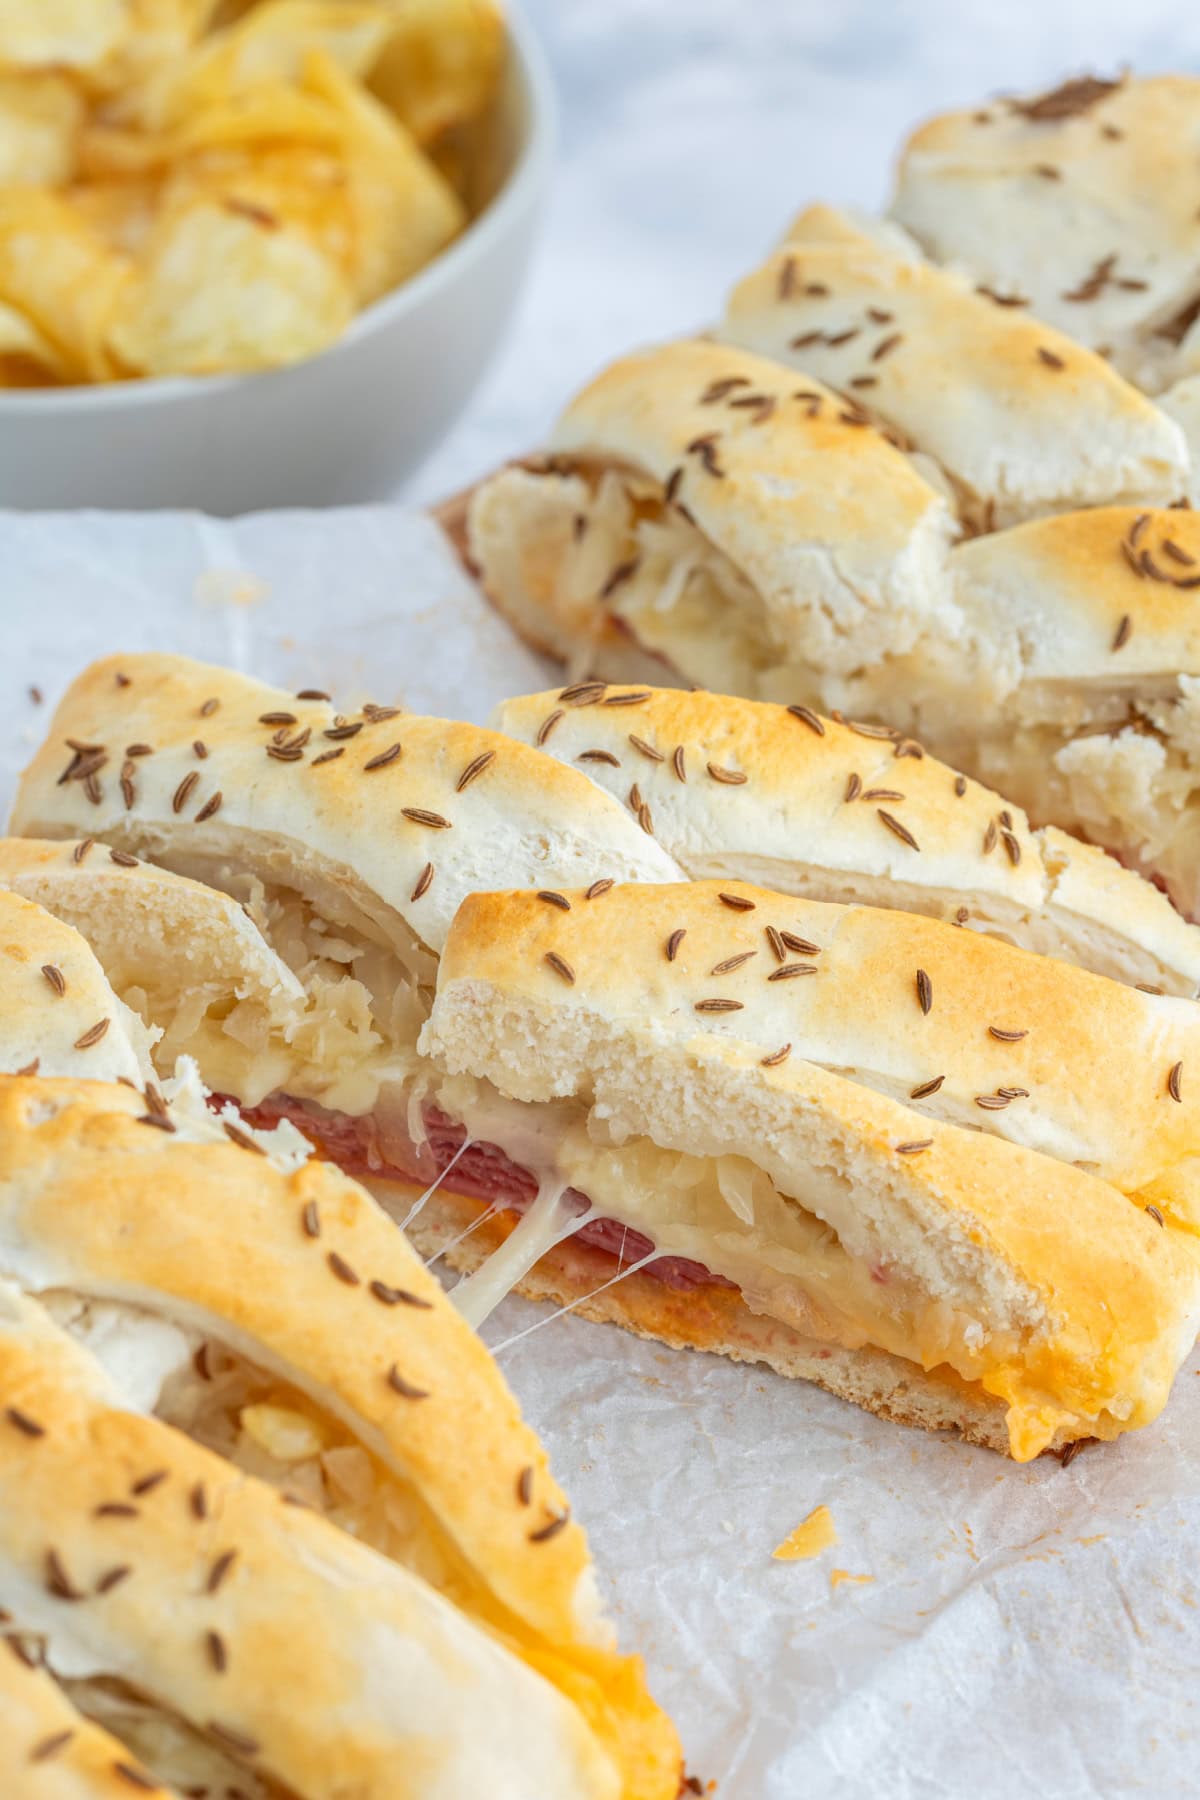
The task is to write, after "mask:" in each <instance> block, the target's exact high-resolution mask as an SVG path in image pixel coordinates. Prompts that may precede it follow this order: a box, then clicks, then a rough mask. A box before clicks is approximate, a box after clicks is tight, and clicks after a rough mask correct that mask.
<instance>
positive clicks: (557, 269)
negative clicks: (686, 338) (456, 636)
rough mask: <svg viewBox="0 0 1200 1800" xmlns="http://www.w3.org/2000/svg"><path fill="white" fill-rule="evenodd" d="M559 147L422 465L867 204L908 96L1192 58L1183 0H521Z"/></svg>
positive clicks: (546, 419) (521, 426)
mask: <svg viewBox="0 0 1200 1800" xmlns="http://www.w3.org/2000/svg"><path fill="white" fill-rule="evenodd" d="M524 4H525V10H526V11H527V13H528V14H529V16H530V17H531V19H532V20H533V21H534V23H535V25H536V26H537V28H538V30H539V31H540V33H541V37H542V41H543V43H544V44H545V46H546V49H547V51H548V52H549V55H550V59H551V63H552V65H553V68H554V71H555V74H556V76H557V80H558V85H559V91H560V94H561V97H562V112H563V125H562V155H561V164H560V170H559V175H558V179H557V183H556V187H555V191H554V194H553V198H552V201H551V205H550V209H549V214H548V217H547V220H546V230H545V235H544V239H543V243H542V247H541V251H540V254H539V257H538V260H537V264H536V267H535V269H534V272H533V275H532V278H531V280H530V283H529V287H528V289H527V291H526V294H525V298H524V303H523V305H522V307H521V311H520V314H519V317H518V319H517V321H516V324H515V326H514V328H513V330H512V332H511V334H510V336H509V339H508V342H507V344H506V345H505V348H504V350H503V351H502V352H501V355H500V357H499V359H498V361H497V362H496V364H495V365H494V366H493V370H492V372H491V375H490V376H489V378H488V379H487V380H486V382H485V384H484V386H483V387H482V389H481V390H480V392H479V394H478V396H477V398H476V400H475V402H474V404H473V405H472V406H471V408H470V409H469V411H468V413H467V414H466V416H465V417H464V418H463V420H462V421H461V422H460V423H459V425H458V426H457V427H456V429H455V430H454V431H453V432H452V433H451V435H450V437H449V438H448V439H447V440H446V441H445V443H444V444H443V445H442V446H441V448H440V449H439V450H437V451H436V452H435V453H434V455H433V457H432V458H431V460H430V461H429V462H428V463H427V464H426V465H425V467H424V469H423V470H422V471H421V472H420V473H419V475H418V476H417V477H416V479H415V480H414V482H413V483H412V485H411V487H410V488H409V490H408V492H409V495H410V496H411V497H412V498H415V499H419V500H427V499H432V498H436V497H437V496H438V495H440V494H444V493H447V492H449V491H451V490H453V489H454V488H456V487H459V486H462V485H463V484H464V483H465V482H466V481H468V480H469V479H471V478H473V477H474V476H476V475H478V474H480V473H482V472H483V471H484V470H486V469H487V468H488V467H490V466H492V465H493V464H495V463H496V462H497V461H499V460H500V459H501V458H502V457H504V456H507V455H509V454H511V453H512V452H514V451H516V450H520V449H526V448H529V447H530V446H531V445H533V444H535V443H536V442H537V440H538V439H539V437H540V436H541V434H542V433H543V432H544V430H545V428H546V426H547V425H548V424H549V423H550V421H551V420H552V419H553V417H554V415H555V413H556V411H557V410H558V408H559V406H560V405H561V404H562V402H563V401H564V400H565V399H566V398H567V396H568V395H569V394H570V393H571V391H572V390H573V388H575V387H576V386H578V385H579V384H581V383H582V382H583V381H584V380H585V379H586V378H587V377H588V375H589V374H591V373H592V372H593V371H594V370H595V369H597V368H598V367H600V366H601V365H602V364H603V363H604V362H605V361H606V360H608V359H609V358H610V357H611V356H614V355H616V354H617V353H619V352H620V351H621V350H624V349H628V348H630V347H631V346H632V345H634V344H636V343H638V342H639V341H647V340H651V339H653V338H655V337H665V336H668V335H670V334H671V333H673V332H676V331H680V330H684V329H686V328H688V327H689V326H691V325H693V324H695V323H696V322H698V321H701V320H704V319H707V318H711V317H712V316H713V315H714V314H715V312H716V311H717V309H718V307H719V305H720V302H721V299H722V296H723V295H724V293H725V292H726V290H727V289H728V288H729V287H730V286H731V285H732V283H733V281H734V280H735V279H736V278H737V276H738V275H739V274H741V273H744V272H745V270H746V269H748V268H750V267H752V266H753V264H754V263H755V262H756V261H757V260H758V258H759V257H760V256H761V255H762V254H763V252H764V251H765V250H766V248H767V247H768V245H769V244H770V243H771V242H772V240H773V239H774V238H775V237H776V236H777V234H778V233H779V232H780V230H781V229H782V228H783V226H784V225H785V224H786V222H787V220H788V218H789V217H790V215H791V213H792V212H794V211H796V210H797V209H798V208H799V207H800V205H802V204H803V203H804V202H805V201H807V200H811V199H817V198H824V199H829V200H834V201H852V202H856V203H858V204H860V205H868V206H877V205H879V204H881V203H882V201H883V200H884V198H885V196H886V193H887V188H888V172H889V166H890V162H891V158H892V156H893V154H894V152H895V149H896V146H897V145H898V144H899V142H900V140H901V139H902V137H903V136H904V134H905V132H906V130H907V129H908V127H909V126H910V125H912V124H913V123H914V122H915V121H916V120H917V119H918V118H920V117H921V116H922V115H923V114H925V113H929V112H935V111H938V110H940V109H941V108H943V107H947V106H952V105H956V104H959V103H964V102H969V101H971V100H973V99H975V98H977V97H979V96H982V95H985V94H988V93H990V92H993V91H995V90H997V89H1003V88H1027V87H1038V86H1050V85H1052V84H1053V83H1054V82H1056V81H1058V80H1059V79H1060V78H1061V77H1062V76H1063V75H1065V74H1068V73H1074V72H1077V71H1078V70H1080V69H1082V68H1091V69H1095V70H1097V71H1100V72H1103V73H1112V72H1113V71H1114V70H1115V69H1117V68H1118V67H1120V66H1121V65H1122V64H1124V63H1129V64H1131V65H1132V66H1133V67H1134V68H1135V69H1137V70H1139V71H1141V72H1145V73H1150V72H1154V71H1160V70H1165V69H1192V70H1195V69H1200V6H1198V5H1196V4H1195V0H1190V3H1189V0H1141V3H1140V4H1138V5H1132V6H1131V5H1120V4H1116V3H1115V0H524Z"/></svg>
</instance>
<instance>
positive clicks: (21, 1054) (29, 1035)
mask: <svg viewBox="0 0 1200 1800" xmlns="http://www.w3.org/2000/svg"><path fill="white" fill-rule="evenodd" d="M2 886H3V878H2V877H0V887H2ZM0 1019H2V1020H3V1031H2V1032H0V1070H3V1071H4V1072H5V1073H8V1074H16V1073H18V1072H20V1071H26V1072H28V1073H29V1074H38V1073H39V1072H40V1073H41V1074H43V1075H74V1076H79V1077H83V1078H88V1077H91V1078H93V1079H95V1080H97V1081H121V1080H124V1081H133V1082H137V1083H138V1084H139V1085H141V1083H142V1082H144V1081H145V1080H146V1079H147V1078H148V1077H149V1076H150V1075H151V1074H152V1072H153V1070H152V1065H151V1062H150V1039H149V1037H148V1035H147V1032H146V1029H145V1027H144V1026H143V1024H142V1022H141V1020H140V1019H139V1018H138V1017H137V1015H136V1013H133V1012H131V1011H130V1010H129V1008H128V1007H127V1006H125V1005H123V1004H122V1002H121V1001H120V1000H118V999H117V996H116V995H115V993H114V992H113V990H112V987H111V986H110V984H109V981H108V978H107V976H106V975H105V972H104V970H103V969H102V968H101V966H100V963H99V962H98V961H97V959H96V956H95V955H94V953H93V951H92V950H91V948H90V947H89V945H88V944H87V942H86V941H85V939H84V938H83V937H81V936H80V934H79V933H78V932H77V931H74V930H72V928H71V926H70V925H68V924H64V923H62V922H61V921H60V920H59V919H57V918H54V917H52V916H51V914H50V913H48V912H46V911H44V910H43V909H42V908H41V907H40V906H35V905H34V904H33V903H32V901H30V900H25V899H22V898H21V897H20V895H18V894H13V893H4V892H0Z"/></svg>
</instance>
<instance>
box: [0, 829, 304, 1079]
mask: <svg viewBox="0 0 1200 1800" xmlns="http://www.w3.org/2000/svg"><path fill="white" fill-rule="evenodd" d="M22 901H24V907H23V910H21V911H19V912H18V910H17V909H18V908H20V907H22ZM0 906H2V909H3V910H0V918H7V917H9V916H10V914H11V918H12V934H13V937H14V939H16V938H17V937H18V934H19V938H20V942H21V944H22V945H23V946H24V948H25V950H26V951H27V953H28V956H27V959H26V960H29V959H32V961H33V964H34V966H35V967H36V966H37V965H38V964H39V963H41V962H50V963H53V962H54V961H55V954H56V952H55V950H54V946H53V945H52V944H51V942H50V934H52V933H55V934H57V936H58V938H60V939H62V940H63V943H64V944H65V943H66V942H67V941H69V940H70V939H72V938H73V939H74V940H75V942H76V945H77V946H79V951H80V952H82V951H86V953H87V959H88V962H89V963H90V964H91V965H92V966H93V967H95V966H96V965H99V970H101V971H102V973H103V976H104V978H105V979H106V980H107V982H108V983H109V984H110V986H111V988H112V990H113V991H114V993H115V994H117V995H119V996H120V1015H121V1017H122V1018H123V1019H125V1020H126V1021H128V1020H130V1019H132V1026H131V1027H129V1029H131V1030H132V1031H133V1032H134V1033H135V1034H136V1036H137V1041H138V1042H139V1043H141V1042H143V1041H145V1042H147V1043H148V1051H149V1054H148V1056H146V1057H145V1058H140V1059H139V1066H138V1067H137V1068H133V1069H129V1068H125V1067H124V1066H122V1067H121V1068H116V1067H113V1068H109V1067H107V1066H101V1065H98V1064H96V1063H95V1062H94V1060H93V1059H91V1058H88V1057H87V1056H86V1055H85V1054H84V1053H81V1052H73V1053H72V1058H71V1061H70V1065H69V1066H67V1065H65V1064H63V1062H62V1058H61V1056H59V1057H57V1058H56V1057H55V1056H54V1055H53V1053H52V1052H49V1051H48V1052H47V1053H45V1054H43V1055H42V1056H41V1057H40V1059H39V1069H38V1071H36V1072H37V1073H40V1074H42V1075H80V1076H84V1077H86V1076H89V1075H95V1076H97V1077H99V1078H101V1079H105V1080H112V1079H115V1078H116V1076H117V1075H118V1074H124V1075H127V1076H132V1077H133V1078H135V1079H139V1080H140V1082H144V1081H145V1079H146V1078H147V1077H148V1076H150V1075H152V1074H153V1073H154V1071H155V1070H157V1071H158V1074H159V1076H160V1077H161V1078H164V1079H165V1078H167V1077H169V1076H170V1075H171V1074H172V1073H173V1072H174V1069H175V1063H176V1059H177V1058H178V1057H179V1056H180V1055H182V1054H185V1053H186V1054H187V1055H189V1056H191V1057H193V1058H194V1059H195V1060H196V1061H197V1062H198V1063H199V1064H200V1066H201V1067H202V1068H203V1069H204V1072H205V1075H206V1077H207V1078H208V1080H209V1083H210V1085H212V1086H214V1087H218V1088H221V1089H222V1091H227V1092H233V1093H236V1094H238V1095H239V1096H240V1095H242V1094H244V1093H248V1094H250V1095H251V1096H252V1097H253V1098H254V1099H257V1098H259V1097H260V1095H259V1093H257V1092H256V1091H255V1090H256V1089H257V1088H260V1087H261V1088H262V1091H264V1092H265V1091H268V1089H269V1088H270V1087H273V1086H275V1085H276V1083H277V1079H278V1078H279V1077H281V1076H282V1075H283V1074H284V1073H285V1072H287V1071H290V1070H291V1069H293V1068H294V1066H295V1065H296V1063H298V1062H300V1061H301V1060H302V1058H303V1048H302V1046H303V1043H304V1039H305V1036H306V1034H307V1035H309V1036H311V1034H312V1021H311V1017H310V1016H309V1015H311V1012H312V1010H313V1002H312V1000H311V998H310V996H309V995H308V994H307V993H306V991H305V988H304V986H303V984H302V983H301V982H300V980H299V978H298V977H297V976H296V975H295V974H294V973H293V972H292V970H291V969H290V968H289V967H288V965H287V964H286V963H285V962H284V961H283V960H282V958H281V957H280V956H278V955H277V954H276V953H275V952H274V951H273V950H272V949H271V947H270V945H269V944H268V943H267V941H266V939H265V938H264V936H263V935H262V933H261V932H260V931H259V929H258V927H257V926H256V925H255V924H254V922H253V920H252V919H251V918H249V917H248V915H247V913H246V910H245V909H244V908H243V907H242V906H240V905H239V904H238V902H237V901H236V900H233V899H231V898H230V896H229V895H228V894H226V893H223V892H221V890H220V889H218V888H213V887H207V886H205V885H204V884H203V883H202V882H199V881H191V880H189V879H188V878H187V877H186V876H182V875H175V874H172V873H171V872H170V871H169V870H165V869H160V868H157V867H156V866H155V865H154V864H153V863H146V862H139V861H138V860H137V858H135V857H132V856H130V855H128V854H127V853H125V852H123V851H120V850H118V851H117V852H116V853H115V857H114V853H113V851H112V850H111V849H110V848H109V847H108V846H107V845H106V844H98V843H96V842H94V841H93V840H89V839H86V838H85V839H80V840H77V841H73V840H71V839H68V840H67V841H66V842H59V841H47V840H45V839H37V838H0ZM22 926H23V927H24V929H23V930H22V929H21V927H22ZM43 939H44V940H45V941H44V942H43ZM10 954H13V952H12V951H11V950H10ZM63 954H64V955H65V954H66V952H65V949H64V951H63ZM73 960H74V961H76V962H78V960H79V954H78V953H77V954H76V956H75V958H74V959H73ZM61 972H62V974H63V977H64V980H65V981H66V982H67V987H66V992H65V994H64V995H63V997H62V998H63V999H68V998H72V999H74V1002H75V1005H74V1008H73V1012H72V1024H74V1023H75V1022H76V1020H75V1014H77V1013H78V1012H79V1009H80V1007H82V1008H83V1011H85V1012H86V1011H87V1010H88V1009H89V1007H90V1008H91V1010H92V1011H93V1012H94V1011H95V1006H96V999H95V997H94V996H92V995H87V996H86V998H85V996H84V994H83V991H82V988H81V983H80V979H79V977H78V976H72V975H68V972H67V970H66V969H62V970H61ZM48 991H50V992H53V993H55V994H56V993H57V987H56V986H54V987H51V988H49V989H48ZM38 998H39V1000H40V999H41V998H42V996H41V995H40V994H38ZM14 1000H15V996H14ZM109 1011H110V1013H112V1012H114V1008H113V1007H112V1006H111V1005H110V1007H109ZM58 1018H59V1014H58V1012H57V1011H56V1010H53V1009H52V1010H51V1012H50V1013H49V1015H47V1009H46V1007H45V1006H44V1005H39V1006H38V1007H37V1008H36V1010H35V1009H33V1008H32V1007H31V1008H29V1009H28V1010H27V1011H25V1012H20V1013H15V1011H14V1008H6V1017H5V1039H6V1044H7V1045H8V1046H10V1047H6V1049H5V1052H4V1054H5V1057H6V1059H7V1061H8V1063H10V1064H11V1065H12V1069H11V1070H10V1072H15V1070H16V1069H17V1068H19V1067H21V1066H23V1065H22V1064H20V1063H18V1062H17V1061H16V1057H17V1055H18V1054H19V1050H20V1047H21V1046H20V1045H18V1044H17V1043H16V1042H15V1040H14V1027H15V1025H16V1022H17V1020H18V1019H19V1020H20V1021H21V1022H22V1023H23V1024H26V1025H28V1024H31V1023H32V1021H33V1020H34V1019H37V1020H39V1022H40V1023H41V1024H43V1025H49V1023H50V1022H51V1021H57V1020H58ZM58 1035H59V1036H61V1035H62V1033H61V1032H60V1033H59V1034H58ZM329 1037H330V1028H329V1026H328V1025H327V1026H326V1032H325V1042H326V1047H327V1050H329V1051H332V1045H331V1044H330V1043H329ZM114 1039H115V1041H116V1042H119V1041H120V1040H119V1039H118V1038H116V1034H115V1032H113V1031H110V1032H106V1034H105V1036H104V1038H103V1040H102V1041H101V1042H100V1043H99V1044H97V1045H96V1046H95V1047H94V1049H95V1052H100V1053H103V1052H105V1051H106V1050H108V1047H109V1045H110V1044H112V1043H114ZM23 1041H24V1040H23V1037H22V1043H23ZM151 1058H152V1059H153V1061H151V1060H150V1059H151Z"/></svg>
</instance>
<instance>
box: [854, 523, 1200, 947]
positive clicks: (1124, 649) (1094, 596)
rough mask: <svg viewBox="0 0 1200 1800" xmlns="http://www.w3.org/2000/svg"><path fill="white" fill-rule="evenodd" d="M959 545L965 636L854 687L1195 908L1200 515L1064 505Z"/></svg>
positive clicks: (863, 699) (1199, 892) (1198, 911)
mask: <svg viewBox="0 0 1200 1800" xmlns="http://www.w3.org/2000/svg"><path fill="white" fill-rule="evenodd" d="M950 561H951V569H952V573H953V579H954V587H955V593H956V596H957V600H958V604H959V607H960V609H961V616H962V618H963V620H964V634H963V637H962V639H961V641H960V642H958V643H956V644H955V643H950V642H947V643H945V644H942V645H936V644H932V643H931V644H930V645H929V646H927V649H926V654H925V655H924V656H922V657H920V658H909V659H905V660H903V661H899V662H896V663H895V664H893V665H891V666H890V667H885V666H882V665H880V666H877V667H876V668H875V669H874V670H871V671H867V672H865V673H864V678H863V681H862V684H861V692H860V693H859V694H858V695H857V696H856V699H857V701H858V703H859V704H861V705H862V706H864V707H865V708H867V709H868V710H869V711H870V713H871V714H872V715H873V716H874V715H879V714H882V715H883V716H884V717H889V718H892V719H894V722H895V723H896V724H898V725H899V726H901V727H902V728H903V729H906V730H910V731H913V732H915V733H917V734H919V735H920V736H921V738H922V739H923V740H924V742H925V743H927V744H928V745H929V746H930V748H931V749H933V750H935V751H936V752H937V753H938V754H939V755H941V756H944V757H946V758H947V760H948V761H950V762H952V763H954V764H955V765H956V766H957V767H960V768H964V769H968V770H969V771H970V772H971V773H972V774H974V775H977V776H978V777H979V778H980V779H981V780H983V781H986V782H988V783H990V784H992V785H994V786H995V787H997V788H999V789H1000V790H1001V792H1003V793H1005V794H1007V795H1010V796H1011V797H1012V798H1013V799H1014V800H1016V801H1017V802H1018V803H1020V804H1021V805H1023V806H1025V807H1026V808H1027V810H1028V812H1029V814H1030V816H1031V818H1032V819H1033V820H1034V822H1035V823H1040V822H1043V821H1048V820H1052V821H1053V822H1054V823H1055V824H1057V825H1059V826H1061V827H1063V828H1064V829H1066V830H1069V831H1074V832H1077V833H1078V834H1079V835H1081V836H1085V837H1087V838H1090V839H1092V840H1093V841H1094V842H1096V843H1099V844H1104V845H1106V846H1107V847H1108V848H1110V849H1112V850H1114V851H1115V852H1116V853H1117V854H1118V855H1119V856H1120V857H1121V858H1122V860H1123V861H1126V862H1128V863H1130V864H1131V865H1132V866H1134V867H1136V868H1140V869H1141V870H1143V871H1144V872H1146V873H1147V874H1150V875H1152V876H1154V877H1155V878H1156V879H1158V880H1160V881H1163V882H1164V883H1165V884H1166V886H1167V889H1168V891H1169V892H1170V894H1171V896H1172V898H1173V899H1174V901H1175V903H1176V905H1177V906H1178V907H1179V909H1180V911H1181V912H1183V913H1184V914H1185V915H1187V916H1188V917H1191V918H1195V917H1197V916H1200V879H1198V878H1197V869H1198V868H1200V862H1198V859H1197V854H1196V845H1197V823H1196V821H1197V813H1196V807H1195V800H1194V796H1195V792H1196V789H1197V787H1198V786H1200V780H1198V772H1200V751H1198V750H1197V741H1198V730H1200V728H1198V724H1197V720H1198V717H1200V714H1198V712H1197V697H1196V690H1197V674H1198V673H1200V517H1197V515H1195V514H1193V513H1191V512H1188V511H1180V510H1170V511H1165V512H1164V511H1158V512H1154V511H1139V510H1137V509H1135V508H1131V507H1121V508H1105V507H1101V508H1094V509H1092V510H1090V511H1084V512H1074V513H1063V514H1060V515H1059V516H1057V517H1055V518H1050V519H1039V520H1034V521H1031V522H1030V523H1029V524H1026V525H1020V526H1017V527H1015V528H1014V529H1013V530H1011V531H1006V532H996V533H995V534H994V535H992V536H990V537H983V538H976V539H974V540H973V541H972V542H970V543H967V544H963V545H961V546H960V547H958V548H957V549H956V550H955V551H954V552H953V553H952V555H951V559H950ZM834 685H838V684H836V683H835V684H834Z"/></svg>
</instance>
